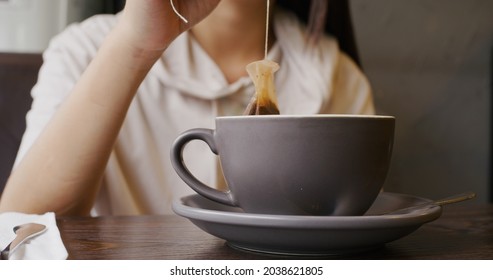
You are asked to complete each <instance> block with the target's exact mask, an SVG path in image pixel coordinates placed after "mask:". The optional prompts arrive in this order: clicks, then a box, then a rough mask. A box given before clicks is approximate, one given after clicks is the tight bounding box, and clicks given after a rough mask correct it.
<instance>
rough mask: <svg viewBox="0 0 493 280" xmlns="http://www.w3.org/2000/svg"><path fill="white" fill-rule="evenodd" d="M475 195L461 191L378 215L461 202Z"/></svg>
mask: <svg viewBox="0 0 493 280" xmlns="http://www.w3.org/2000/svg"><path fill="white" fill-rule="evenodd" d="M475 197H476V194H475V193H474V192H465V193H461V194H456V195H453V196H449V197H445V198H442V199H438V200H434V201H429V202H425V203H421V204H417V205H413V206H410V207H406V208H401V209H397V210H392V211H388V212H384V213H381V214H380V215H392V214H402V213H406V212H409V211H411V210H417V209H422V208H425V207H430V206H442V205H446V204H451V203H457V202H461V201H464V200H469V199H472V198H475Z"/></svg>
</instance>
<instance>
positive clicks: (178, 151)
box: [171, 128, 238, 206]
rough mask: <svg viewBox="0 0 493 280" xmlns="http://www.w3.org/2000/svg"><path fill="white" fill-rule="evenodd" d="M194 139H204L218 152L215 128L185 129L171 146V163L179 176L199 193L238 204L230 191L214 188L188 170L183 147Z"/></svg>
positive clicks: (223, 202) (220, 200)
mask: <svg viewBox="0 0 493 280" xmlns="http://www.w3.org/2000/svg"><path fill="white" fill-rule="evenodd" d="M192 140H202V141H204V142H205V143H207V145H209V148H210V149H211V151H212V152H213V153H214V154H216V155H217V154H218V152H217V148H216V141H215V139H214V130H212V129H205V128H196V129H191V130H187V131H185V132H184V133H182V134H180V135H179V136H178V138H176V139H175V142H173V145H172V146H171V164H172V165H173V168H174V169H175V171H176V173H177V174H178V176H180V178H181V179H182V180H183V181H184V182H185V183H186V184H187V185H188V186H190V187H191V188H192V189H193V190H194V191H196V192H197V193H198V194H200V195H202V196H204V197H206V198H208V199H211V200H214V201H216V202H219V203H222V204H226V205H230V206H238V205H237V204H236V202H235V200H234V199H233V196H232V194H231V192H230V191H227V192H222V191H219V190H216V189H213V188H211V187H209V186H207V185H206V184H204V183H202V182H200V181H199V180H198V179H197V178H196V177H195V176H193V175H192V173H191V172H190V170H188V168H187V167H186V165H185V162H184V161H183V149H184V148H185V146H186V145H187V144H188V143H189V142H190V141H192Z"/></svg>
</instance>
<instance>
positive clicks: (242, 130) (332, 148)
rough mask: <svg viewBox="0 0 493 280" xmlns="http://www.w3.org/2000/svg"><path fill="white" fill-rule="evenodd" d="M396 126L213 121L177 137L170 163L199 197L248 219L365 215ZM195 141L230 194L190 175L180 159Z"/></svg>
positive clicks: (327, 120) (390, 120) (276, 119)
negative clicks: (210, 155)
mask: <svg viewBox="0 0 493 280" xmlns="http://www.w3.org/2000/svg"><path fill="white" fill-rule="evenodd" d="M394 124H395V119H394V117H391V116H369V115H364V116H363V115H310V116H294V115H292V116H289V115H263V116H233V117H218V118H216V129H215V130H211V129H201V128H199V129H192V130H189V131H186V132H184V133H183V134H181V135H180V136H179V137H178V138H177V139H176V140H175V142H174V143H173V146H172V151H171V160H172V164H173V167H174V168H175V170H176V172H177V173H178V175H179V176H180V177H181V178H182V179H183V180H184V182H185V183H186V184H188V185H189V186H190V187H191V188H192V189H194V190H195V191H196V192H197V193H199V194H201V195H202V196H204V197H207V198H209V199H211V200H214V201H217V202H220V203H223V204H227V205H231V206H238V207H240V208H242V209H243V210H244V211H245V212H249V213H262V214H281V215H344V216H346V215H362V214H364V213H365V212H366V210H367V209H368V208H369V207H370V206H371V204H372V203H373V201H374V200H375V198H376V197H377V195H378V193H379V192H380V189H381V188H382V185H383V183H384V180H385V177H386V175H387V171H388V168H389V164H390V159H391V154H392V146H393V138H394ZM192 140H202V141H204V142H206V143H207V144H208V145H209V147H210V149H211V151H212V152H214V153H215V154H217V155H219V159H220V162H221V166H222V169H223V174H224V177H225V179H226V183H227V185H228V188H229V190H228V191H226V192H222V191H219V190H216V189H213V188H211V187H209V186H207V185H205V184H203V183H202V182H200V181H199V180H198V179H197V178H195V177H194V176H193V174H191V173H190V171H189V170H188V168H187V167H186V163H184V161H183V155H182V153H183V149H184V147H185V146H186V145H187V143H189V142H190V141H192Z"/></svg>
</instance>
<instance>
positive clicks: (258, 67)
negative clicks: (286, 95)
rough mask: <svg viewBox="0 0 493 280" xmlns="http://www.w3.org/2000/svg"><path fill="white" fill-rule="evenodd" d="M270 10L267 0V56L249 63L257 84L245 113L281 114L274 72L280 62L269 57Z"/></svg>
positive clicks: (251, 75)
mask: <svg viewBox="0 0 493 280" xmlns="http://www.w3.org/2000/svg"><path fill="white" fill-rule="evenodd" d="M269 10H270V1H269V0H267V16H266V21H265V57H264V59H263V60H259V61H254V62H252V63H250V64H248V65H247V67H246V70H247V72H248V75H249V76H250V78H251V79H252V81H253V84H254V85H255V95H254V96H253V98H252V100H251V101H250V103H249V104H248V106H247V108H246V109H245V112H244V113H243V114H244V115H279V114H280V113H279V109H278V107H277V97H276V89H275V86H274V73H275V72H276V71H277V70H279V64H277V63H275V62H274V61H271V60H268V59H267V50H268V45H269V44H268V42H269Z"/></svg>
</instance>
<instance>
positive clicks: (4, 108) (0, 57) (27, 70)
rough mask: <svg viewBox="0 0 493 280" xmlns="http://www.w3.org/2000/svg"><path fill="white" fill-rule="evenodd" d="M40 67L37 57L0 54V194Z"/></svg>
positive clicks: (29, 105) (35, 55)
mask: <svg viewBox="0 0 493 280" xmlns="http://www.w3.org/2000/svg"><path fill="white" fill-rule="evenodd" d="M41 64H42V57H41V54H21V53H0V193H1V192H2V191H3V188H4V186H5V183H6V181H7V179H8V177H9V175H10V171H11V170H12V165H13V163H14V160H15V157H16V154H17V150H18V149H19V145H20V142H21V139H22V135H23V133H24V130H25V129H26V122H25V116H26V113H27V111H28V110H29V108H30V107H31V103H32V98H31V94H30V93H31V88H32V87H33V86H34V84H35V83H36V81H37V77H38V71H39V68H40V67H41Z"/></svg>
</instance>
